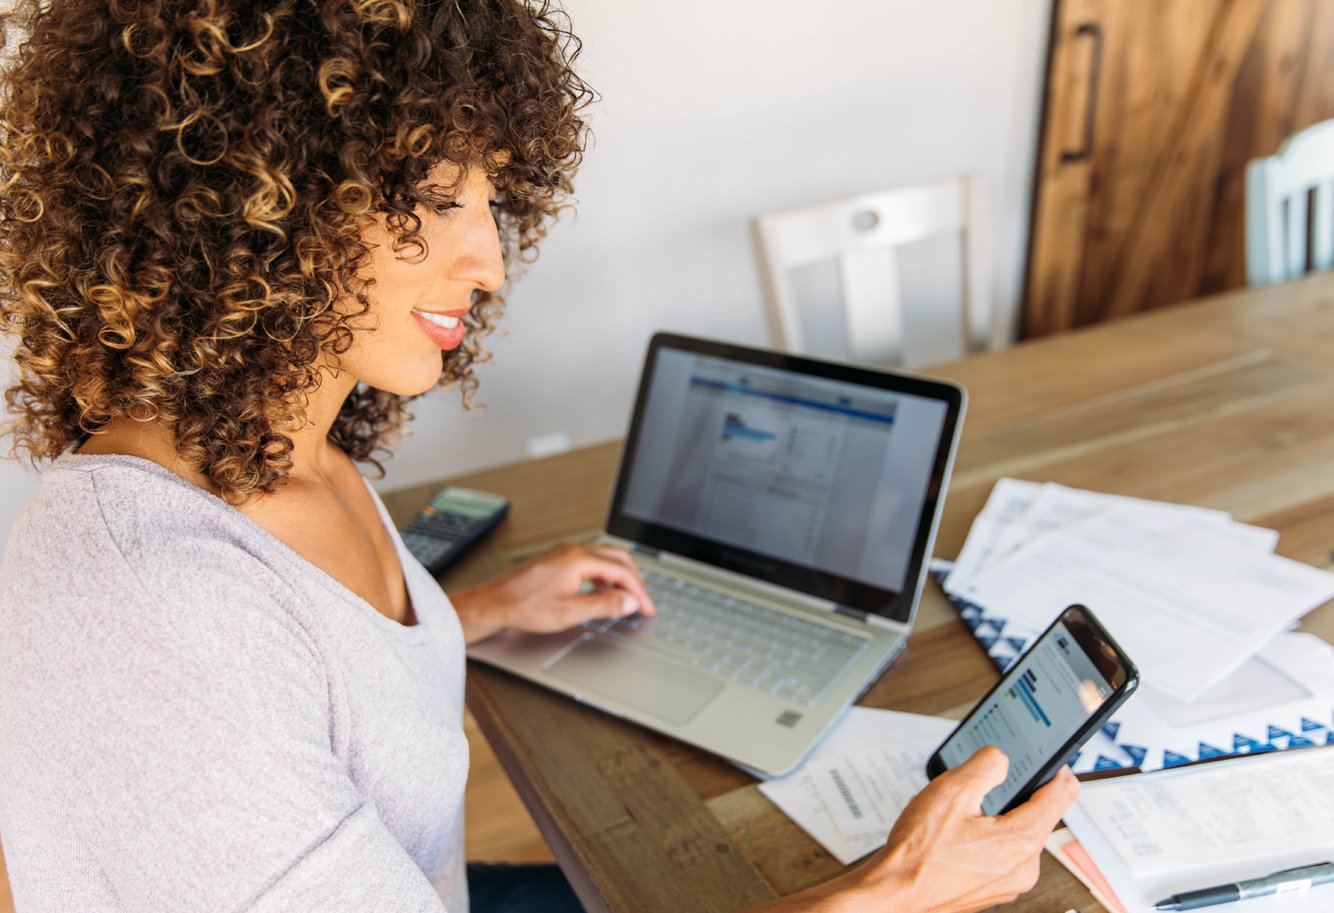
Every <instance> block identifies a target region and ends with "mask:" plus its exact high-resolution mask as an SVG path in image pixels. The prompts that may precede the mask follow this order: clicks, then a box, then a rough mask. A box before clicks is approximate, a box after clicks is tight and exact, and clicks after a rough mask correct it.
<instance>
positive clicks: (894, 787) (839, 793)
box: [810, 739, 940, 843]
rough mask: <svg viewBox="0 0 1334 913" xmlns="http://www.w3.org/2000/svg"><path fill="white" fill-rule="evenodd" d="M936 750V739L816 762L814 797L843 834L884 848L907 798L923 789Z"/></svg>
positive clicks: (910, 798) (821, 759) (905, 806)
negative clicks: (874, 839)
mask: <svg viewBox="0 0 1334 913" xmlns="http://www.w3.org/2000/svg"><path fill="white" fill-rule="evenodd" d="M939 746H940V740H939V739H926V740H923V741H918V742H914V743H912V744H910V745H903V746H899V747H894V748H872V749H869V750H867V751H858V752H853V753H851V754H844V755H827V756H825V757H822V758H817V759H816V760H815V761H814V762H812V764H811V765H810V766H811V776H812V777H813V778H814V780H815V791H816V792H817V793H819V794H820V799H821V801H823V802H824V805H825V808H827V809H828V810H829V815H830V817H832V818H833V819H834V824H835V825H836V826H837V827H838V829H839V830H840V831H841V832H842V833H844V834H846V835H848V836H853V835H857V834H865V833H868V832H869V833H871V834H874V835H876V837H877V839H878V841H879V842H881V843H883V842H884V840H885V838H886V837H888V836H889V831H890V828H892V827H893V826H894V822H895V821H897V820H898V817H899V815H900V814H901V813H902V812H903V810H904V809H905V808H907V806H908V803H909V802H910V801H912V797H913V796H915V795H917V794H918V793H919V792H921V791H922V787H924V786H926V784H927V779H926V762H927V759H928V758H930V757H931V753H932V752H934V751H935V750H936V748H938V747H939Z"/></svg>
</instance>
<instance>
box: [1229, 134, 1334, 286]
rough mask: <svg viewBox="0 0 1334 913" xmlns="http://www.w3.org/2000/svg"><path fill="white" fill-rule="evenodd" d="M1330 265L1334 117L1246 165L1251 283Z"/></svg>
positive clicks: (1333, 228) (1332, 249)
mask: <svg viewBox="0 0 1334 913" xmlns="http://www.w3.org/2000/svg"><path fill="white" fill-rule="evenodd" d="M1312 198H1313V199H1314V205H1315V212H1314V214H1312V213H1311V212H1310V207H1311V200H1312ZM1308 225H1309V226H1310V229H1311V231H1310V236H1309V238H1308V236H1307V227H1308ZM1308 254H1309V256H1308ZM1330 267H1334V120H1327V121H1324V122H1322V123H1319V124H1316V125H1315V126H1313V127H1307V128H1306V129H1305V130H1303V131H1301V132H1300V133H1297V134H1294V135H1293V136H1290V137H1288V139H1287V140H1285V141H1284V143H1283V145H1282V146H1280V147H1279V150H1278V152H1277V153H1275V154H1274V155H1271V156H1269V157H1267V158H1259V159H1254V160H1252V161H1251V163H1250V164H1249V165H1247V166H1246V281H1247V283H1248V284H1250V285H1266V284H1269V283H1273V282H1283V281H1285V280H1287V279H1295V278H1297V277H1298V276H1301V275H1302V274H1304V273H1306V272H1308V271H1310V272H1314V271H1317V270H1326V269H1329V268H1330Z"/></svg>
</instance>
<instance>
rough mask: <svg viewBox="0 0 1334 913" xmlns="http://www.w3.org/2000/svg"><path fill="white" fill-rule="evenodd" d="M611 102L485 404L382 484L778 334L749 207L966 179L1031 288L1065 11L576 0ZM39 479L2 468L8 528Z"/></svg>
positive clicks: (456, 468)
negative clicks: (656, 357)
mask: <svg viewBox="0 0 1334 913" xmlns="http://www.w3.org/2000/svg"><path fill="white" fill-rule="evenodd" d="M566 8H567V9H568V10H569V11H570V14H571V17H572V19H573V21H574V25H575V31H576V32H577V33H578V34H579V35H580V36H581V37H582V38H583V40H584V54H583V56H582V57H581V58H580V61H581V63H580V69H581V72H583V73H584V75H585V76H586V77H587V79H588V80H589V81H590V82H591V83H592V84H593V85H594V86H595V87H596V88H597V89H598V90H599V91H600V92H601V94H602V102H601V103H600V104H599V105H597V106H596V107H595V108H594V109H593V111H592V113H591V119H592V124H593V128H594V131H595V133H596V137H597V138H596V144H595V146H594V148H593V149H592V150H591V151H590V152H589V154H588V156H587V159H586V162H585V166H584V169H583V171H582V172H581V173H580V176H579V178H578V181H577V196H578V198H579V213H578V215H577V217H575V218H570V217H567V218H566V220H565V221H564V222H563V223H562V225H561V226H559V227H558V228H557V229H556V230H555V232H554V233H553V234H552V236H551V237H550V238H549V239H548V241H547V243H546V246H545V248H544V250H543V254H542V257H541V259H540V260H539V261H538V263H537V264H536V265H534V266H533V267H531V268H530V269H529V270H528V272H527V275H526V276H524V278H523V279H522V281H520V282H519V283H518V284H517V285H516V286H515V287H514V290H513V293H512V295H511V305H510V310H509V314H508V319H507V321H506V328H507V332H506V335H504V336H503V337H493V338H492V343H491V346H490V348H491V349H492V351H493V352H494V354H495V361H494V364H492V365H489V366H486V367H483V368H482V369H481V370H480V372H479V374H480V377H481V381H482V387H481V391H480V396H479V399H480V400H481V401H482V402H484V403H485V404H486V409H485V411H480V412H473V413H470V414H463V413H462V412H461V410H460V409H459V407H458V403H457V399H456V398H455V397H452V396H439V395H437V396H434V397H430V398H428V399H426V400H423V401H421V402H420V403H419V404H418V408H417V409H416V412H417V420H416V422H415V423H414V433H413V436H412V437H411V438H410V439H409V440H408V441H406V442H405V443H404V445H403V446H402V447H401V448H400V449H399V452H398V454H397V456H396V457H395V458H394V459H393V460H391V461H390V463H389V466H388V476H387V478H386V479H385V480H384V481H383V482H382V483H380V487H382V488H394V487H400V486H403V485H408V484H413V483H415V482H419V481H423V480H426V479H431V478H435V477H438V476H441V475H444V474H448V473H454V472H461V471H464V470H467V469H471V468H477V467H481V466H486V465H492V464H497V463H504V462H510V461H513V460H516V459H521V458H522V457H523V455H524V448H525V444H526V443H527V442H528V441H529V440H530V439H531V438H534V437H537V436H540V435H545V434H551V433H561V432H563V433H567V434H568V435H569V436H570V438H571V439H572V440H573V442H574V443H575V445H576V446H577V445H579V444H581V443H590V442H594V441H600V440H606V439H608V438H612V437H616V436H618V435H619V434H620V433H621V431H622V430H623V428H624V424H625V421H626V418H627V415H628V412H629V407H630V398H631V396H632V393H633V388H634V384H635V380H636V377H637V371H638V367H639V362H640V357H641V355H642V352H643V349H644V346H645V344H646V343H647V340H648V337H649V335H650V334H651V333H652V332H653V331H654V330H657V329H671V330H677V331H683V332H688V333H695V334H700V335H710V336H716V337H723V338H729V339H734V340H737V341H740V342H746V343H761V344H762V343H764V342H765V341H766V340H767V329H766V325H765V322H764V314H763V308H762V305H761V299H760V292H759V285H758V281H757V279H756V275H755V269H754V265H753V259H752V253H751V246H750V240H749V234H748V228H747V220H748V218H749V217H750V215H752V214H753V213H756V212H761V211H766V210H772V209H781V208H784V207H788V206H793V205H799V204H802V203H807V202H815V201H818V200H822V199H826V198H831V197H837V196H842V195H847V194H852V193H856V192H859V191H862V190H867V189H873V188H886V187H893V186H897V185H902V184H911V183H917V182H920V181H927V180H932V179H936V178H943V177H949V176H954V175H958V174H962V173H966V172H968V173H974V174H979V175H981V176H982V177H983V178H984V179H985V181H986V183H987V189H988V201H987V202H988V209H989V214H990V218H991V225H990V231H989V236H990V242H991V245H992V248H993V256H994V265H993V278H994V283H995V294H996V296H997V301H998V303H999V304H1000V306H1001V308H1002V310H1003V313H1004V314H1005V316H1006V319H1010V316H1011V315H1012V314H1013V308H1014V305H1015V302H1016V300H1017V298H1018V295H1019V291H1020V283H1021V282H1022V265H1023V254H1024V244H1025V237H1026V232H1027V226H1028V211H1027V210H1028V206H1029V199H1030V194H1031V181H1032V169H1033V160H1034V155H1035V151H1036V139H1037V132H1038V113H1039V112H1038V108H1039V105H1040V102H1041V80H1042V76H1043V72H1042V70H1043V64H1044V59H1045V53H1046V33H1047V26H1048V17H1049V11H1050V0H1007V2H1004V3H996V2H994V0H933V2H931V3H923V2H921V0H826V2H825V3H824V4H821V5H820V6H818V7H817V5H816V4H812V3H810V2H809V0H676V2H674V3H671V4H667V5H660V4H647V3H640V2H634V0H630V2H627V0H566ZM26 485H27V479H26V476H24V475H23V474H22V473H21V471H20V470H19V469H17V468H15V467H14V466H12V465H11V464H0V535H3V534H4V532H5V531H7V530H8V527H9V524H10V523H11V522H12V517H13V514H14V513H15V511H16V505H17V504H19V503H21V500H22V498H23V497H26V488H25V486H26Z"/></svg>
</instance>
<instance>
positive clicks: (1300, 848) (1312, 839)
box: [1065, 748, 1334, 913]
mask: <svg viewBox="0 0 1334 913" xmlns="http://www.w3.org/2000/svg"><path fill="white" fill-rule="evenodd" d="M1331 803H1334V749H1329V748H1307V749H1303V750H1301V751H1292V752H1272V753H1268V754H1262V755H1251V756H1246V757H1239V758H1232V759H1228V760H1223V761H1216V762H1214V763H1212V764H1206V765H1200V766H1196V767H1188V768H1180V769H1177V770H1170V771H1160V772H1158V773H1153V774H1142V775H1136V776H1128V777H1119V778H1116V779H1114V780H1103V781H1098V782H1095V783H1085V784H1084V786H1083V789H1082V790H1081V792H1080V797H1079V799H1078V801H1077V802H1076V803H1075V804H1074V806H1072V807H1071V808H1070V810H1069V811H1068V812H1067V813H1066V815H1065V821H1066V824H1067V825H1069V827H1070V830H1071V831H1072V832H1073V833H1074V835H1075V836H1076V838H1078V840H1079V842H1080V844H1081V845H1082V846H1083V847H1084V849H1085V850H1086V851H1087V852H1088V854H1089V856H1090V858H1091V859H1092V860H1093V862H1094V863H1095V864H1096V865H1097V867H1098V870H1099V871H1100V872H1101V873H1102V874H1103V876H1104V877H1105V878H1106V879H1107V882H1108V884H1109V885H1110V886H1111V888H1112V890H1113V891H1115V893H1116V895H1117V897H1119V898H1120V900H1121V902H1122V904H1123V905H1124V906H1125V908H1126V910H1127V913H1150V911H1152V909H1153V904H1154V903H1155V902H1157V901H1159V900H1162V899H1164V898H1166V897H1168V896H1171V895H1173V894H1178V893H1181V892H1184V891H1191V890H1196V889H1199V888H1206V887H1210V886H1212V885H1217V884H1226V883H1231V882H1236V881H1238V880H1242V879H1247V878H1259V877H1262V876H1264V875H1268V874H1271V873H1273V872H1276V871H1280V870H1282V869H1288V868H1293V867H1295V866H1299V865H1310V864H1312V863H1316V862H1323V861H1325V860H1327V859H1330V858H1334V834H1331V833H1330V831H1329V828H1330V822H1331V821H1334V806H1332V805H1331ZM1216 909H1218V910H1219V913H1223V911H1232V910H1236V911H1237V913H1329V911H1330V910H1334V886H1331V885H1324V886H1320V887H1316V888H1312V889H1310V890H1309V891H1299V892H1295V893H1291V894H1286V895H1282V896H1273V897H1262V898H1256V899H1252V900H1246V901H1244V902H1242V903H1238V904H1235V905H1230V906H1225V907H1222V906H1220V907H1217V908H1216Z"/></svg>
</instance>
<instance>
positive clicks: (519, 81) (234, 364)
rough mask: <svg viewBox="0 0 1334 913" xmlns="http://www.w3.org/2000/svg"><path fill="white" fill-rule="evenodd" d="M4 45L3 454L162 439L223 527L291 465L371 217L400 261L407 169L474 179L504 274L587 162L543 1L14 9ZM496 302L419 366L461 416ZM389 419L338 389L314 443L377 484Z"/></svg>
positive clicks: (526, 253) (341, 331)
mask: <svg viewBox="0 0 1334 913" xmlns="http://www.w3.org/2000/svg"><path fill="white" fill-rule="evenodd" d="M0 27H3V30H4V34H5V35H6V36H7V37H8V36H12V35H13V34H14V33H15V32H18V33H20V34H21V35H23V36H24V37H23V39H22V41H21V43H20V44H19V46H18V48H17V50H16V53H14V56H13V59H12V61H11V62H10V63H9V64H8V65H7V66H6V67H5V70H4V72H3V73H0V131H3V143H0V329H3V330H4V331H6V332H8V333H10V334H13V335H14V336H15V337H16V342H17V344H16V346H15V359H16V362H17V365H18V368H19V373H18V378H17V381H16V382H15V383H14V385H13V386H11V387H10V388H8V389H7V390H6V393H5V396H6V401H7V403H8V405H9V408H10V409H11V410H12V412H13V413H14V414H15V416H16V418H15V419H14V421H13V422H12V423H11V425H10V427H9V429H8V430H9V432H10V433H11V434H12V435H13V438H14V442H13V449H14V454H15V455H16V456H17V455H21V454H23V453H24V452H26V453H27V455H28V457H29V458H30V459H32V460H33V461H34V462H40V461H44V460H49V459H53V458H55V457H56V456H58V455H59V454H61V453H63V452H64V451H66V450H68V449H71V448H73V447H77V446H78V445H79V444H81V443H82V442H83V441H84V440H86V439H87V438H88V436H89V435H91V434H94V433H96V432H97V431H98V429H100V428H102V427H104V426H105V425H106V423H107V422H109V421H111V420H112V419H116V418H122V417H128V418H131V419H135V420H139V421H155V422H165V423H166V424H167V425H168V426H169V427H170V428H171V429H172V430H173V432H174V434H175V437H176V444H177V450H178V452H179V454H180V455H181V457H182V458H183V459H184V460H185V461H186V462H187V463H188V464H189V465H191V466H193V467H194V468H196V469H197V470H198V471H200V472H201V473H202V474H203V475H204V476H205V477H206V478H207V479H208V480H209V482H210V483H211V484H212V485H213V486H214V487H215V489H216V490H217V492H218V493H219V494H220V495H221V496H223V497H224V498H226V499H227V500H228V501H230V502H232V503H241V502H243V501H245V500H246V499H247V498H248V497H250V496H251V495H253V494H255V493H257V492H268V491H273V490H274V489H276V488H278V487H280V486H281V485H282V483H283V481H284V480H285V479H286V477H287V474H288V472H289V471H290V469H291V458H290V453H291V449H292V442H291V439H290V438H289V437H288V436H287V434H286V432H290V431H292V430H294V429H296V428H298V427H300V425H301V424H302V422H303V419H304V414H305V412H304V410H305V404H306V401H307V398H308V396H309V394H310V393H311V392H313V391H314V390H315V389H317V388H318V386H319V384H320V381H321V374H322V369H321V367H320V359H321V358H322V357H325V356H326V355H329V354H332V355H337V354H340V353H342V352H344V351H346V350H347V348H348V347H349V346H350V345H351V343H352V337H353V332H354V329H353V328H354V327H355V326H356V325H357V323H356V318H357V317H358V316H360V315H362V314H364V313H365V311H366V310H367V308H369V301H368V298H367V292H368V291H369V289H370V288H371V287H372V285H373V280H370V279H367V278H365V277H364V276H365V274H364V272H362V273H361V275H360V276H359V271H362V269H363V267H364V266H365V265H366V263H367V262H368V259H369V248H368V247H367V246H366V245H365V244H363V243H362V235H363V232H364V231H365V229H366V227H367V225H368V224H369V221H370V220H372V219H376V218H380V219H383V220H384V222H385V224H386V226H387V227H388V229H389V230H390V233H391V237H392V238H393V246H394V249H395V250H396V251H398V252H399V255H400V256H409V257H416V256H423V255H424V254H425V241H424V239H423V238H421V237H420V236H419V230H420V228H421V221H420V219H419V218H418V216H417V215H416V211H417V208H418V206H419V204H422V203H423V202H429V200H427V198H428V197H430V196H431V195H432V194H435V193H438V190H434V189H432V188H431V187H430V186H428V185H427V183H426V175H427V172H428V171H430V170H431V169H432V168H433V167H435V166H436V165H438V164H440V163H441V162H449V163H452V164H454V165H457V166H459V171H460V173H461V172H462V170H463V169H464V168H468V167H484V168H485V169H486V171H487V173H488V174H489V175H490V177H491V180H492V183H493V184H494V185H495V187H496V190H497V192H498V193H499V195H500V197H499V198H500V204H499V212H498V214H497V221H498V225H499V226H500V232H501V247H502V251H503V253H504V257H505V261H506V263H507V264H512V263H514V262H515V261H520V262H528V261H530V260H531V259H533V258H534V257H535V256H536V249H537V244H538V242H539V241H540V240H541V238H542V237H543V236H544V235H545V233H546V230H547V228H548V227H549V225H550V224H551V222H552V220H553V219H554V218H555V217H556V215H557V214H558V212H559V211H560V209H561V208H562V207H563V206H564V205H567V204H568V200H569V196H570V194H571V192H572V185H571V180H572V177H573V174H574V171H575V169H576V168H577V167H578V165H579V162H580V160H581V157H582V154H583V150H584V147H585V141H586V138H587V129H586V125H585V124H584V122H583V120H582V119H581V117H580V114H581V111H582V109H583V108H584V106H585V105H587V104H588V102H589V101H590V100H591V99H592V92H591V90H590V89H589V88H588V86H587V85H586V84H585V83H584V82H583V81H582V80H581V79H580V78H579V77H578V76H577V75H576V74H575V72H574V70H573V63H574V60H575V58H576V57H577V56H578V53H579V43H578V40H577V39H575V38H574V36H573V35H572V34H571V33H570V31H569V27H568V19H567V17H566V16H565V15H564V14H563V13H562V12H560V11H559V10H558V9H555V8H553V7H552V6H551V5H550V3H549V2H548V0H533V2H530V0H275V2H271V3H270V2H265V3H254V2H245V0H189V2H171V0H109V2H108V0H78V2H75V0H69V2H65V0H22V2H21V3H19V4H18V9H16V10H15V11H14V12H12V13H10V14H7V15H6V16H5V17H4V21H3V22H2V23H0ZM448 190H449V188H446V191H448ZM352 302H355V304H351V303H352ZM502 303H503V300H502V298H501V297H500V296H499V295H494V294H489V293H485V292H481V291H479V292H477V293H475V296H474V306H473V309H472V312H471V313H470V314H469V316H468V317H467V318H466V323H467V326H468V334H467V337H466V339H465V341H464V344H463V345H462V346H461V347H460V348H458V349H457V350H454V351H452V352H449V353H446V354H445V355H444V356H443V357H442V364H441V378H440V385H441V386H450V385H455V384H457V385H458V386H459V388H460V389H461V391H462V396H463V401H464V404H465V406H466V405H467V404H468V401H469V399H470V397H471V395H472V393H473V391H474V390H475V388H476V384H477V381H476V377H475V375H474V373H473V366H474V364H476V363H477V362H479V361H481V360H485V358H486V357H487V354H486V351H485V350H484V349H483V348H482V346H481V344H480V338H481V337H482V336H484V335H485V334H486V333H488V332H490V331H491V330H492V329H493V327H494V324H495V320H496V318H497V317H498V315H499V312H500V309H501V306H502ZM407 401H408V399H407V398H404V397H400V396H396V395H392V394H389V393H386V392H384V391H380V390H375V389H371V388H367V387H365V386H359V387H358V389H356V390H355V391H354V392H353V393H352V395H351V396H349V397H348V399H347V400H346V402H345V403H344V404H343V406H342V409H341V412H340V413H339V415H338V418H337V420H336V422H335V424H334V426H333V429H332V431H331V432H330V440H331V441H333V442H334V443H335V444H337V445H338V446H340V447H341V448H343V449H344V450H345V451H346V452H347V453H348V454H349V455H350V456H351V457H352V458H353V459H356V460H359V461H369V462H375V456H376V455H377V454H379V453H382V452H383V450H384V447H385V444H386V443H387V442H388V441H389V440H391V439H392V436H393V435H394V434H395V433H396V432H397V430H398V429H399V428H400V426H401V425H402V423H403V422H404V421H405V420H406V418H408V415H407V412H406V404H407ZM377 465H378V464H377Z"/></svg>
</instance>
